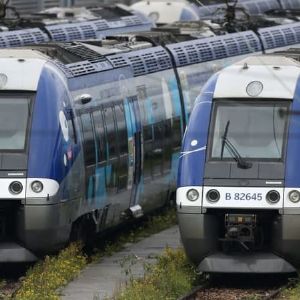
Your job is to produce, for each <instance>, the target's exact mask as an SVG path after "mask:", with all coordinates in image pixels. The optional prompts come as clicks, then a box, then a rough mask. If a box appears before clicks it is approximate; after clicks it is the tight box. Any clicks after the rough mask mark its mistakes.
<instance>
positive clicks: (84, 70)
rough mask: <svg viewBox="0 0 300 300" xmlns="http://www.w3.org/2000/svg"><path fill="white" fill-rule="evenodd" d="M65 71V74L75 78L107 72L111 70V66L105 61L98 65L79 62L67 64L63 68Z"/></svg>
mask: <svg viewBox="0 0 300 300" xmlns="http://www.w3.org/2000/svg"><path fill="white" fill-rule="evenodd" d="M65 69H67V72H68V73H70V74H72V76H74V77H77V76H81V75H86V74H91V73H97V72H102V71H105V70H109V69H112V66H111V64H110V63H109V62H107V61H103V62H98V63H92V62H90V61H81V62H77V63H73V64H68V65H66V66H65Z"/></svg>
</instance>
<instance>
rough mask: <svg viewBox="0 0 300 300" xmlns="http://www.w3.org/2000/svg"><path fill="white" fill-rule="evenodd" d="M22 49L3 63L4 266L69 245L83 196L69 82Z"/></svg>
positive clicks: (0, 178) (0, 239)
mask: <svg viewBox="0 0 300 300" xmlns="http://www.w3.org/2000/svg"><path fill="white" fill-rule="evenodd" d="M19 52H20V53H21V55H20V54H19V53H17V55H16V57H14V53H10V55H11V57H10V58H6V52H5V50H3V52H2V53H1V55H2V56H4V57H5V58H2V57H1V59H0V64H1V74H0V86H1V90H0V125H1V126H0V157H1V160H0V187H1V188H0V262H24V261H34V260H36V259H37V257H36V255H37V254H40V253H45V252H48V253H49V252H51V251H55V250H56V249H58V248H60V247H61V246H62V245H64V244H65V243H66V242H67V241H68V240H69V236H70V231H71V226H72V221H73V220H74V219H75V218H76V212H77V210H76V205H77V206H78V197H80V196H81V192H80V190H78V189H77V191H76V190H74V189H75V188H78V185H80V184H81V182H82V181H81V177H80V172H79V170H80V166H79V165H80V164H81V163H82V161H80V157H79V156H77V154H76V152H75V150H76V149H75V147H76V145H75V144H74V141H73V138H72V137H71V135H69V133H70V132H71V130H70V128H69V130H68V127H70V121H69V120H67V118H68V117H67V113H68V111H69V110H70V100H69V96H68V93H67V89H66V85H65V83H64V81H63V80H62V76H61V75H60V74H59V73H58V71H57V70H56V69H55V68H54V67H53V66H52V65H50V64H48V63H46V61H45V59H43V57H41V56H39V55H37V54H34V53H31V52H30V51H27V52H26V51H24V53H23V52H21V50H20V51H19ZM29 52H30V53H29ZM19 57H22V59H20V58H19ZM23 57H24V58H23ZM29 71H30V72H32V74H31V76H25V74H28V72H29ZM67 123H68V126H67ZM75 178H76V180H75ZM73 182H75V183H76V184H75V185H74V183H73Z"/></svg>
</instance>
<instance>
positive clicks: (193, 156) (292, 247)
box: [177, 61, 300, 273]
mask: <svg viewBox="0 0 300 300" xmlns="http://www.w3.org/2000/svg"><path fill="white" fill-rule="evenodd" d="M278 63H279V61H278ZM281 63H282V62H281ZM279 65H280V64H279ZM276 66H277V65H270V66H264V68H263V67H262V68H260V69H259V72H257V70H256V71H255V67H254V66H251V65H250V66H249V67H248V66H247V65H244V66H243V65H242V64H237V65H236V66H235V67H233V68H231V69H230V68H229V71H226V69H225V71H223V72H221V73H220V74H219V75H216V76H214V77H213V78H211V79H210V81H209V82H208V83H207V85H206V86H205V88H204V90H203V91H202V93H201V95H200V96H199V98H198V99H197V100H196V105H195V107H194V110H193V112H192V115H191V119H190V123H189V126H188V128H187V131H186V134H185V138H184V143H183V150H182V153H181V159H180V163H179V178H178V189H177V207H178V217H179V225H180V232H181V237H182V241H183V245H184V248H185V250H186V253H187V255H188V257H189V258H190V259H191V260H192V261H193V262H194V263H195V264H197V265H199V267H198V268H199V270H200V271H203V272H211V273H214V272H215V273H224V272H226V273H290V272H295V268H294V266H299V265H300V252H299V249H300V231H299V228H300V204H299V201H300V194H299V187H300V182H299V175H298V174H297V173H298V170H299V167H300V158H299V150H300V141H299V130H300V127H299V125H300V121H299V118H300V117H299V115H297V114H294V113H293V112H297V111H300V98H299V93H300V83H299V80H298V75H299V71H296V70H295V68H293V63H291V64H290V65H289V66H287V67H286V68H284V67H276ZM275 67H276V68H275ZM276 71H278V72H277V73H276ZM234 72H237V73H238V76H239V77H234V78H233V77H232V74H234ZM274 72H275V74H274ZM241 73H242V74H241ZM270 74H273V75H274V76H270ZM291 74H293V75H291ZM268 76H269V78H268ZM252 78H255V79H256V80H253V79H252ZM287 87H288V88H287Z"/></svg>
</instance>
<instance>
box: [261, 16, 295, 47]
mask: <svg viewBox="0 0 300 300" xmlns="http://www.w3.org/2000/svg"><path fill="white" fill-rule="evenodd" d="M258 33H259V34H260V36H261V40H262V43H263V46H264V48H265V49H266V50H267V49H274V48H280V47H285V46H289V45H294V44H298V43H300V22H297V23H294V24H287V25H279V26H274V27H268V28H263V29H259V30H258Z"/></svg>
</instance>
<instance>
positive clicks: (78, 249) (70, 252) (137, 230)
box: [0, 209, 176, 300]
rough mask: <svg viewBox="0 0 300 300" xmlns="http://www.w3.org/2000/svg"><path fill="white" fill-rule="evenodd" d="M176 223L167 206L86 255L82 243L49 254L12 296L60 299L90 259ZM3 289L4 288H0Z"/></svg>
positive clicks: (19, 299) (24, 299)
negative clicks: (63, 291) (68, 284)
mask: <svg viewBox="0 0 300 300" xmlns="http://www.w3.org/2000/svg"><path fill="white" fill-rule="evenodd" d="M174 224H176V212H175V209H166V210H164V211H163V212H161V213H160V215H158V216H148V217H146V218H145V219H144V220H143V221H142V222H140V223H135V224H132V226H130V227H128V228H130V229H126V230H123V231H122V232H119V233H118V234H114V235H113V236H114V238H113V239H111V240H107V239H106V240H105V242H103V240H102V239H100V240H99V243H101V245H98V246H99V247H98V246H97V245H96V247H98V248H97V249H95V251H94V254H93V255H92V256H90V257H87V256H86V255H85V254H84V252H83V251H82V245H81V244H80V243H73V244H71V245H69V246H68V247H67V248H65V249H64V250H62V251H61V252H60V253H59V254H58V255H56V256H46V258H45V259H44V260H43V261H40V262H38V263H37V264H35V265H34V266H33V267H32V268H31V269H29V270H28V271H27V273H26V276H25V277H24V279H22V281H21V287H20V289H19V290H18V291H17V293H16V294H15V295H14V296H12V297H11V298H12V299H16V300H58V299H60V297H59V290H60V288H62V287H63V286H65V285H66V284H67V283H68V282H70V281H71V280H73V279H74V278H75V277H77V276H78V274H79V273H80V272H81V270H82V269H83V268H84V267H85V266H86V265H87V264H88V263H90V262H95V261H99V260H100V259H101V258H102V257H103V256H106V255H111V254H113V253H114V252H116V251H119V250H120V249H122V247H123V246H124V245H125V244H126V243H134V242H136V241H138V240H140V239H142V238H143V237H146V236H149V235H151V234H153V233H157V232H159V231H161V230H163V229H166V228H169V227H171V226H172V225H174ZM0 289H1V287H0Z"/></svg>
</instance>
